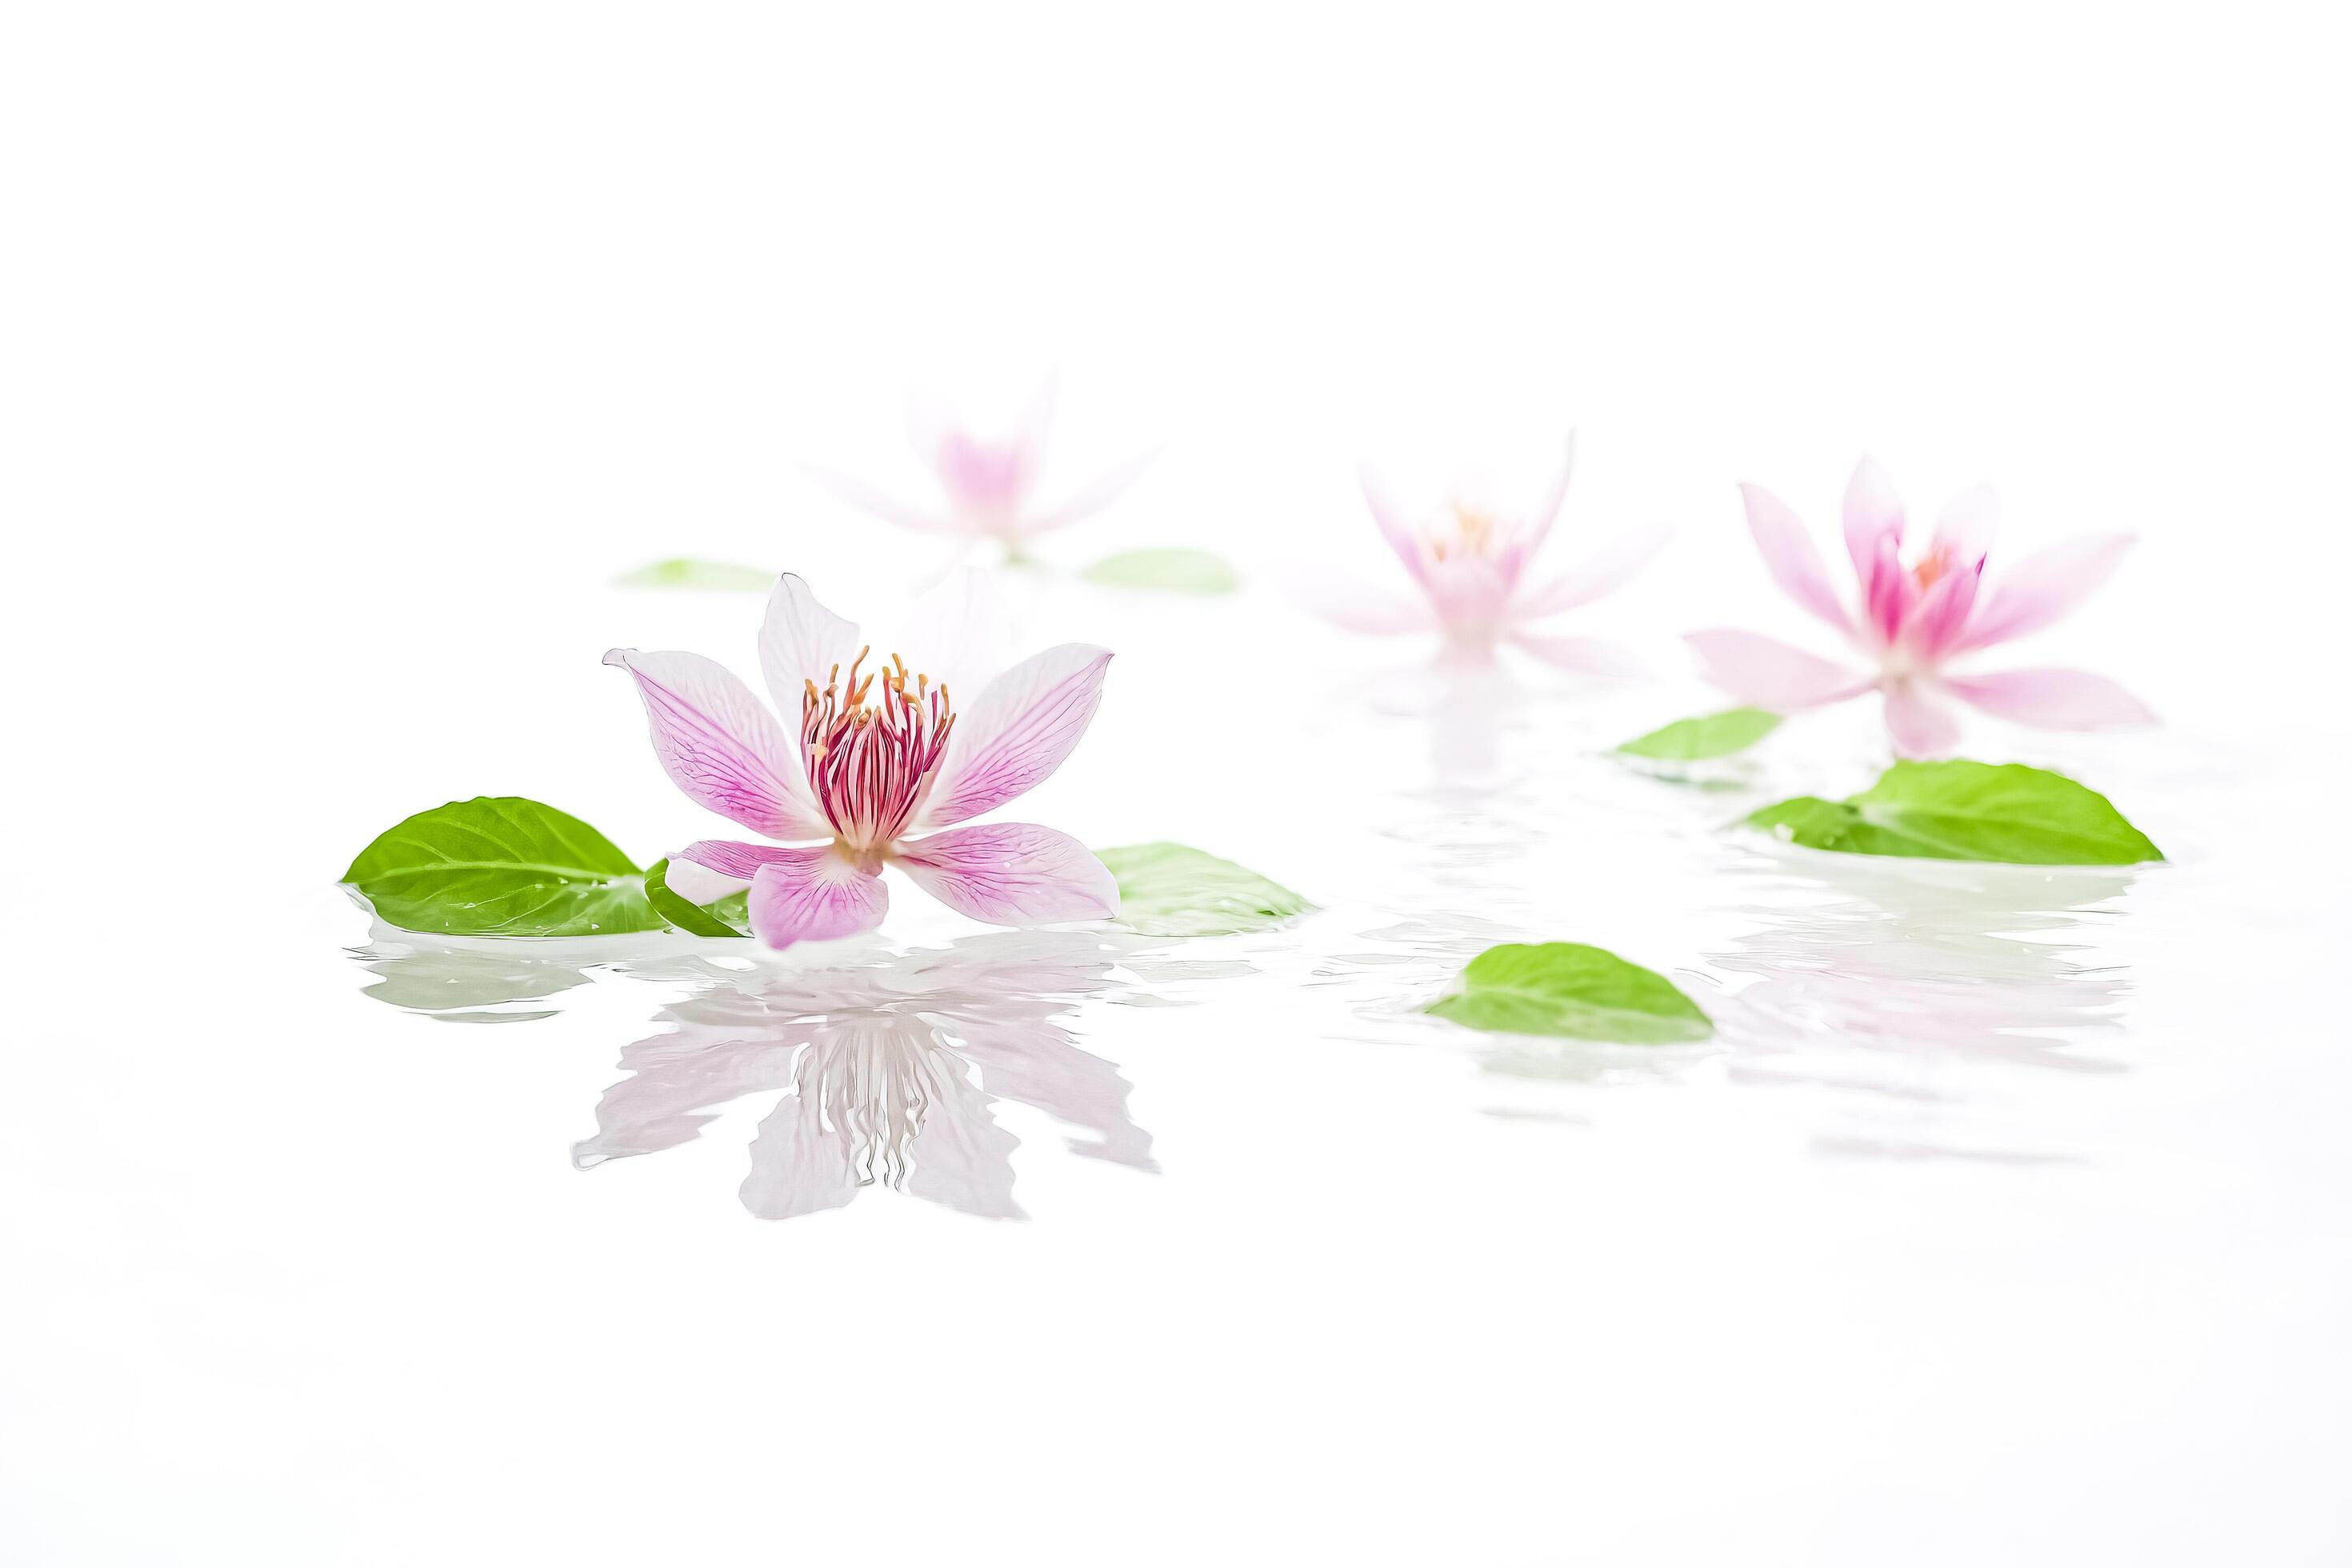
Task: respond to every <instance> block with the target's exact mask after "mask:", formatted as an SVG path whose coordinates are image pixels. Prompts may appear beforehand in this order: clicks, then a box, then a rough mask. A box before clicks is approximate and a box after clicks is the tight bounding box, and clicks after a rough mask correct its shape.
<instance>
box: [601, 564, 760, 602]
mask: <svg viewBox="0 0 2352 1568" xmlns="http://www.w3.org/2000/svg"><path fill="white" fill-rule="evenodd" d="M614 585H615V586H617V587H622V588H702V589H711V590H715V591H717V592H719V593H735V594H763V593H765V592H767V591H768V590H769V589H770V588H772V587H774V586H775V585H776V574H774V573H773V572H762V571H761V570H760V569H759V568H758V567H757V566H737V565H734V564H732V563H729V562H725V561H694V560H689V559H688V558H686V557H684V556H679V557H677V559H674V560H670V561H656V562H653V563H650V564H648V565H644V566H640V567H638V568H637V569H636V570H635V571H634V572H632V573H630V574H627V575H626V576H625V577H621V578H618V579H616V581H615V584H614Z"/></svg>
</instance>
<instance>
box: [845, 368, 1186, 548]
mask: <svg viewBox="0 0 2352 1568" xmlns="http://www.w3.org/2000/svg"><path fill="white" fill-rule="evenodd" d="M1053 413H1054V384H1053V383H1052V382H1051V381H1050V380H1049V381H1048V382H1047V383H1046V384H1045V385H1043V386H1041V387H1040V388H1038V390H1037V394H1036V395H1035V396H1034V397H1033V398H1031V399H1030V402H1029V406H1028V407H1027V409H1025V410H1024V412H1023V414H1022V416H1021V419H1020V421H1019V423H1018V424H1016V425H1015V426H1013V429H1012V430H1011V431H1010V432H1008V433H1006V434H1005V435H1003V436H1002V437H981V436H976V435H974V434H973V433H972V432H971V431H970V430H967V429H965V428H963V427H962V426H961V425H958V424H956V423H955V422H953V421H952V420H950V419H949V418H947V417H945V416H942V415H940V413H939V412H938V411H937V410H935V409H931V408H929V407H923V408H919V409H918V410H917V411H916V412H915V413H914V415H912V416H910V417H909V419H908V437H909V438H910V439H911V440H912V441H913V443H914V447H915V450H916V452H917V454H918V455H919V456H920V457H921V458H922V459H923V462H924V464H925V466H927V467H928V468H929V469H930V470H931V474H932V477H933V478H934V479H937V480H938V481H939V487H940V500H941V503H942V504H941V505H940V506H937V507H925V506H918V505H913V504H910V503H908V502H906V501H901V500H898V499H897V498H896V497H893V496H890V495H887V494H885V493H884V492H882V491H880V490H877V489H874V488H873V487H871V486H869V485H867V484H866V483H864V482H863V481H861V480H858V479H851V478H849V477H847V476H846V475H843V474H836V473H833V472H831V471H829V470H825V469H817V470H814V473H815V477H816V478H817V479H820V480H822V481H823V482H824V484H825V485H826V486H827V487H828V488H830V489H832V490H833V491H834V492H835V494H837V495H839V496H840V497H841V498H842V499H843V500H846V501H847V502H849V504H850V505H852V506H854V507H856V508H857V509H858V510H861V511H866V512H869V513H871V514H873V515H874V516H876V517H879V518H883V519H885V520H887V521H891V522H897V523H902V524H904V525H905V526H907V527H908V528H919V529H922V530H924V531H927V532H931V533H948V534H959V535H962V536H963V537H965V538H966V539H968V540H978V539H993V540H996V541H997V542H1000V543H1002V544H1003V546H1004V549H1005V552H1006V553H1007V554H1008V555H1011V556H1013V557H1015V558H1017V557H1019V556H1020V555H1021V554H1022V553H1023V552H1024V550H1025V549H1026V547H1027V545H1028V543H1029V542H1030V541H1031V540H1033V539H1034V538H1036V537H1037V536H1038V535H1039V534H1042V533H1048V532H1051V531H1054V530H1055V529H1057V528H1062V527H1065V526H1066V525H1068V524H1070V523H1073V522H1076V521H1078V520H1079V519H1081V518H1084V517H1089V516H1091V515H1093V514H1094V513H1096V512H1097V511H1100V510H1102V509H1103V508H1105V507H1107V506H1108V505H1109V504H1110V503H1111V502H1113V501H1115V500H1118V498H1119V496H1120V494H1121V493H1122V492H1123V491H1125V490H1126V489H1127V488H1128V487H1129V485H1131V484H1133V483H1134V482H1135V480H1136V478H1137V476H1138V475H1139V474H1141V473H1142V472H1143V469H1144V468H1145V467H1146V465H1147V464H1148V463H1149V462H1150V458H1149V457H1143V458H1134V459H1131V460H1130V461H1129V462H1126V463H1123V464H1121V465H1120V466H1119V467H1118V468H1114V469H1112V470H1111V471H1110V472H1108V473H1107V474H1105V475H1103V476H1102V477H1101V478H1099V479H1096V480H1095V481H1094V482H1093V483H1091V484H1089V485H1087V486H1084V487H1082V488H1081V489H1079V490H1078V491H1077V492H1076V494H1074V495H1072V496H1070V497H1068V498H1067V499H1066V500H1062V501H1060V502H1058V503H1056V504H1054V505H1051V506H1045V505H1040V504H1038V503H1037V500H1036V491H1037V480H1038V476H1039V474H1040V472H1041V470H1042V469H1043V467H1044V461H1045V428H1046V426H1047V425H1048V424H1049V423H1050V422H1051V420H1052V418H1053Z"/></svg>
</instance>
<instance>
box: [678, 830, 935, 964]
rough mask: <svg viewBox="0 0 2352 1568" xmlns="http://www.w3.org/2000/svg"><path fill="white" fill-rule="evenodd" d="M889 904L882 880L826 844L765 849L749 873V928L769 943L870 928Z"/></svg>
mask: <svg viewBox="0 0 2352 1568" xmlns="http://www.w3.org/2000/svg"><path fill="white" fill-rule="evenodd" d="M698 847H699V846H698ZM889 907H890V890H889V889H887V888H885V887H884V886H883V885H882V879H881V878H879V877H877V876H876V875H875V874H874V873H873V872H871V871H867V870H864V869H862V868H859V867H857V866H855V865H852V864H851V863H850V862H849V861H847V860H845V859H843V858H842V857H841V855H840V852H839V851H838V850H836V849H835V847H833V846H832V845H830V844H824V845H819V846H817V847H814V848H808V849H772V850H768V851H766V852H764V853H762V854H761V857H760V864H759V867H758V868H757V870H756V872H755V874H754V875H753V876H752V878H751V933H752V934H753V935H754V936H757V937H758V938H759V939H760V940H761V942H766V943H767V944H768V945H769V946H770V947H776V948H783V947H790V946H792V945H793V943H794V942H831V941H833V940H835V938H838V937H845V936H856V935H857V934H858V933H859V932H860V931H872V930H873V929H874V928H875V927H876V926H878V925H880V924H881V923H882V915H883V911H884V910H887V909H888V908H889Z"/></svg>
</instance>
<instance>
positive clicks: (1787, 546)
mask: <svg viewBox="0 0 2352 1568" xmlns="http://www.w3.org/2000/svg"><path fill="white" fill-rule="evenodd" d="M1740 493H1741V494H1742V495H1744V496H1745V497H1746V498H1747V502H1748V531H1750V532H1752V533H1753V534H1755V536H1756V547H1757V549H1758V550H1759V551H1761V552H1763V556H1764V564H1765V566H1766V567H1767V569H1769V571H1770V572H1771V574H1772V580H1773V581H1774V582H1775V583H1778V584H1780V591H1781V592H1782V593H1784V594H1786V595H1789V596H1790V598H1792V599H1794V600H1796V601H1797V603H1798V604H1799V605H1802V606H1804V608H1805V609H1807V610H1809V611H1811V613H1812V614H1813V615H1815V616H1820V617H1821V618H1822V620H1824V621H1827V622H1828V623H1829V624H1830V625H1831V626H1835V627H1836V628H1837V629H1838V630H1839V631H1840V632H1842V633H1843V634H1844V635H1845V637H1846V638H1847V639H1848V641H1850V642H1851V643H1852V644H1853V647H1854V649H1855V650H1856V651H1857V652H1859V653H1860V654H1861V656H1862V658H1863V660H1864V664H1865V665H1866V666H1867V668H1864V669H1860V670H1856V669H1853V668H1850V667H1848V666H1844V665H1840V664H1834V663H1832V662H1831V661H1830V660H1828V659H1825V658H1816V657H1815V656H1813V655H1812V654H1810V653H1807V652H1805V651H1804V650H1803V649H1802V648H1797V647H1790V646H1789V645H1788V644H1787V643H1784V642H1780V641H1779V640H1777V639H1775V638H1772V637H1763V636H1759V634H1757V633H1755V632H1741V631H1704V632H1692V633H1690V634H1689V635H1688V636H1687V637H1685V641H1687V642H1688V643H1689V644H1690V645H1691V647H1693V648H1694V649H1695V650H1696V652H1697V654H1698V657H1699V662H1700V664H1701V666H1702V667H1703V668H1704V671H1705V673H1706V678H1707V679H1709V680H1711V681H1713V682H1714V683H1715V684H1716V685H1717V686H1719V687H1721V688H1722V689H1724V690H1726V691H1727V692H1729V693H1730V694H1731V695H1732V696H1734V697H1736V698H1738V700H1740V701H1742V702H1746V703H1749V704H1752V705H1754V706H1756V707H1759V708H1769V709H1772V710H1776V711H1779V712H1789V711H1792V710H1797V709H1801V708H1815V707H1820V706H1822V704H1825V703H1830V702H1841V701H1843V700H1845V699H1847V698H1849V697H1858V696H1860V695H1862V694H1863V693H1864V692H1865V691H1880V692H1884V693H1885V701H1886V729H1887V732H1888V734H1889V735H1890V736H1891V737H1892V738H1893V740H1894V742H1895V751H1896V752H1900V753H1901V754H1903V755H1905V756H1911V757H1932V756H1937V755H1940V754H1942V753H1944V752H1948V751H1950V750H1951V749H1952V748H1953V747H1954V746H1956V745H1957V744H1958V742H1959V738H1960V726H1959V721H1958V720H1957V719H1956V718H1954V717H1953V715H1952V712H1951V710H1950V709H1949V708H1948V707H1947V706H1946V705H1945V704H1944V702H1943V701H1942V700H1941V699H1943V698H1947V697H1950V698H1957V699H1958V700H1960V701H1962V702H1966V703H1969V704H1970V705H1971V706H1973V707H1976V708H1979V709H1981V710H1984V711H1985V712H1988V713H1994V714H1998V715H2000V717H2002V718H2005V719H2013V720H2015V721H2018V722H2019V723H2021V724H2032V725H2037V726H2040V727H2041V728H2043V729H2050V730H2096V729H2105V728H2109V727H2111V726H2117V725H2127V724H2152V723H2154V722H2155V721H2156V719H2155V715H2153V714H2151V713H2150V712H2149V711H2148V710H2147V709H2146V708H2145V707H2143V706H2142V705H2141V703H2140V701H2139V700H2138V699H2137V698H2136V697H2134V696H2132V695H2131V693H2129V692H2127V691H2126V690H2125V689H2123V688H2122V687H2120V686H2117V685H2116V683H2115V682H2113V681H2111V680H2108V679H2105V677H2104V676H2097V675H2089V674H2085V673H2084V672H2083V671H2081V670H2075V669H2012V670H2005V671H2000V672H1998V673H1990V674H1961V673H1958V672H1955V671H1953V670H1950V669H1948V668H1947V666H1948V664H1949V663H1950V662H1951V661H1953V660H1955V659H1960V658H1969V657H1970V656H1973V655H1975V654H1977V653H1980V652H1982V651H1983V650H1984V649H1986V648H1989V647H1993V646H1994V645H1996V644H1999V643H2005V642H2008V641H2010V640H2011V639H2012V638H2015V637H2024V636H2026V635H2027V634H2028V633H2030V632H2038V631H2040V630H2041V629H2042V627H2044V626H2049V625H2051V624H2052V623H2053V622H2054V621H2057V620H2059V619H2060V618H2062V617H2063V616H2066V615H2067V614H2068V613H2069V612H2071V611H2072V610H2073V609H2074V607H2075V606H2076V605H2080V604H2081V603H2082V602H2083V601H2084V599H2087V598H2089V597H2090V596H2091V595H2092V594H2093V593H2094V592H2095V591H2096V590H2097V588H2098V587H2099V585H2100V584H2103V583H2105V581H2106V580H2107V578H2108V577H2109V576H2111V575H2112V574H2114V572H2115V570H2116V566H2117V565H2119V564H2120V563H2122V561H2123V556H2124V552H2125V551H2126V550H2127V549H2129V548H2130V547H2131V543H2132V541H2131V538H2130V536H2129V535H2127V534H2120V533H2104V534H2095V535H2087V536H2085V537H2083V538H2079V539H2073V540H2069V541H2067V542H2065V543H2063V544H2058V545H2053V546H2052V547H2051V548H2050V549H2047V550H2044V551H2042V552H2040V553H2039V554H2036V555H2030V556H2028V557H2026V558H2025V559H2024V560H2023V561H2021V562H2019V563H2017V564H2016V565H2015V566H2012V567H2011V568H2010V569H2009V570H2008V571H2006V572H2005V573H2003V574H2001V575H2000V577H1999V578H1998V579H1997V580H1996V581H1994V582H1993V583H1992V584H1990V586H1984V587H1982V588H1981V589H1980V587H1979V584H1980V583H1981V581H1982V579H1983V576H1984V565H1985V555H1986V546H1987V545H1989V544H1990V542H1991V540H1992V531H1993V514H1994V504H1993V494H1992V490H1991V489H1990V488H1989V487H1987V486H1984V485H1979V486H1977V487H1976V488H1975V489H1970V490H1968V491H1965V492H1963V493H1962V494H1961V495H1960V496H1958V498H1957V499H1955V500H1953V501H1952V502H1951V503H1950V504H1949V505H1948V506H1947V507H1945V508H1944V510H1943V514H1942V515H1941V516H1940V517H1938V518H1937V521H1936V531H1935V533H1934V534H1933V535H1932V536H1931V537H1930V538H1929V540H1928V541H1927V548H1926V549H1925V550H1924V551H1921V552H1918V553H1917V554H1916V556H1915V557H1914V558H1913V559H1912V560H1911V561H1909V562H1907V563H1906V561H1905V560H1904V559H1903V553H1902V549H1903V502H1902V500H1901V499H1900V498H1899V497H1897V496H1896V495H1895V487H1894V485H1893V484H1892V483H1891V482H1890V481H1889V480H1888V479H1887V478H1886V475H1885V471H1884V470H1883V469H1881V468H1879V466H1878V465H1877V464H1876V463H1874V462H1873V461H1871V460H1870V459H1869V458H1864V459H1863V460H1862V461H1861V463H1860V464H1858V465H1857V466H1856V467H1855V468H1854V470H1853V479H1852V481H1850V482H1849V483H1848V484H1847V486H1846V491H1845V543H1846V552H1847V553H1848V554H1849V555H1851V556H1852V557H1853V570H1854V575H1855V577H1856V578H1857V579H1859V581H1860V584H1861V596H1862V603H1861V607H1860V609H1859V611H1850V610H1848V609H1847V608H1846V606H1845V605H1843V603H1842V602H1841V601H1840V600H1839V597H1838V594H1837V590H1836V589H1835V588H1833V587H1832V586H1831V585H1830V578H1829V573H1828V571H1827V570H1826V569H1825V568H1824V567H1823V566H1822V558H1821V553H1820V552H1818V551H1816V550H1815V549H1814V548H1813V544H1812V542H1811V540H1810V539H1808V538H1807V537H1806V536H1805V526H1804V524H1803V523H1801V522H1800V521H1797V514H1796V513H1794V512H1792V511H1790V510H1789V509H1788V508H1787V507H1786V506H1784V505H1782V504H1781V503H1780V500H1777V499H1775V498H1774V497H1772V496H1770V495H1769V494H1767V493H1766V492H1764V491H1763V490H1760V489H1757V488H1756V487H1755V486H1754V485H1742V486H1741V487H1740Z"/></svg>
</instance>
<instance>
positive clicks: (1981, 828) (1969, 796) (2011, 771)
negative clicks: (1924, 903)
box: [1748, 762, 2164, 866]
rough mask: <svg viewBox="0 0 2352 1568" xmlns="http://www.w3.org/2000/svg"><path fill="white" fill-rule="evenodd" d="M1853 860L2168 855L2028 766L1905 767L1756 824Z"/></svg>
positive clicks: (2102, 860)
mask: <svg viewBox="0 0 2352 1568" xmlns="http://www.w3.org/2000/svg"><path fill="white" fill-rule="evenodd" d="M1748 822H1749V823H1750V824H1751V825H1752V826H1757V827H1762V828H1767V829H1769V830H1770V831H1771V832H1773V833H1775V834H1777V835H1778V836H1779V837H1780V838H1781V839H1783V840H1784V841H1786V842H1788V843H1791V844H1801V845H1803V846H1805V847H1807V848H1811V849H1831V850H1836V851H1838V852H1840V853H1843V854H1847V855H1906V856H1912V857H1915V858H1923V859H1931V860H1990V861H1999V862H2003V863H2006V864H2011V865H2019V866H2136V865H2137V864H2139V863H2140V862H2141V861H2144V860H2161V859H2163V858H2164V854H2163V852H2162V851H2161V850H2159V849H2158V848H2157V847H2156V846H2155V845H2154V844H2152V843H2150V842H2149V841H2148V838H2147V835H2146V834H2144V833H2142V832H2141V831H2140V830H2139V829H2138V828H2137V827H2134V826H2132V825H2131V824H2130V823H2129V822H2127V821H2126V820H2125V818H2124V815H2123V813H2121V812H2119V811H2117V810H2116V808H2115V807H2114V806H2113V805H2109V804H2108V801H2107V797H2106V796H2105V795H2101V794H2099V793H2098V792H2097V791H2096V790H2091V789H2085V788H2084V786H2083V785H2081V784H2076V783H2075V782H2074V780H2073V779H2070V778H2068V777H2066V776H2065V775H2064V774H2063V773H2050V772H2047V771H2045V770H2044V769H2042V768H2030V767H2027V766H2025V765H2024V764H2023V763H1998V764H1996V763H1969V762H1948V763H1895V765H1894V766H1893V767H1891V768H1889V769H1887V770H1886V772H1885V774H1884V775H1883V776H1882V777H1881V778H1880V779H1879V781H1878V782H1877V783H1876V784H1873V785H1871V786H1870V788H1868V789H1866V790H1864V791H1863V793H1862V794H1860V795H1854V796H1853V797H1851V798H1850V799H1847V800H1843V801H1830V800H1822V799H1819V798H1817V797H1815V796H1812V795H1800V796H1799V797H1797V798H1796V799H1794V800H1784V801H1782V802H1780V804H1779V805H1768V806H1766V807H1765V808H1764V809H1763V810H1761V811H1759V812H1757V813H1756V814H1754V815H1753V816H1749V817H1748Z"/></svg>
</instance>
